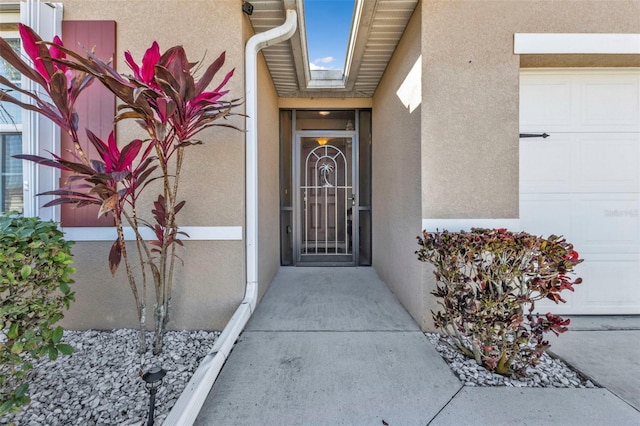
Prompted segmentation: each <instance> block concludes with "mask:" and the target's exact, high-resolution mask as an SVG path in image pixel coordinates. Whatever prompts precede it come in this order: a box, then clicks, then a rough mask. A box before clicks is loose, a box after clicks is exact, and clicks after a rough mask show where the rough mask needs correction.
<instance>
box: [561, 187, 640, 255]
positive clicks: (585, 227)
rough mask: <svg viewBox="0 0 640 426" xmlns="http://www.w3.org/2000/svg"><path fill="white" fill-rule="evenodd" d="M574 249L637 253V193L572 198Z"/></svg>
mask: <svg viewBox="0 0 640 426" xmlns="http://www.w3.org/2000/svg"><path fill="white" fill-rule="evenodd" d="M574 198H575V199H576V200H575V202H574V203H573V206H575V211H573V212H572V217H574V218H575V223H574V226H573V228H572V231H573V234H574V235H573V236H574V240H573V243H574V245H576V247H578V246H579V247H580V250H579V252H580V253H582V254H586V253H618V254H622V253H640V221H639V220H638V217H637V213H638V206H639V205H640V204H639V203H640V197H639V196H638V194H598V195H588V196H574Z"/></svg>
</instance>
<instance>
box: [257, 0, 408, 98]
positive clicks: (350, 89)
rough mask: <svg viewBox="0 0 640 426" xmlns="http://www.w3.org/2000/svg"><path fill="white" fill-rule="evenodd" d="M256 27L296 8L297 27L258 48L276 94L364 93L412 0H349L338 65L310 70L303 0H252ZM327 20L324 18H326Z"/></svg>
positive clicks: (374, 83)
mask: <svg viewBox="0 0 640 426" xmlns="http://www.w3.org/2000/svg"><path fill="white" fill-rule="evenodd" d="M250 3H251V4H252V5H253V13H252V15H250V20H251V24H252V25H253V29H254V31H255V32H256V33H261V32H264V31H267V30H269V29H271V28H274V27H277V26H278V25H281V24H282V22H283V21H284V19H285V10H286V9H291V8H295V9H297V11H298V31H296V33H295V34H294V36H293V37H292V38H291V39H290V40H288V41H287V42H285V43H280V44H278V45H275V46H269V47H267V48H265V49H264V50H263V51H262V52H263V55H264V58H265V60H266V63H267V67H268V68H269V72H270V74H271V78H272V80H273V83H274V85H275V87H276V90H277V92H278V96H280V97H281V98H370V97H372V96H373V93H374V92H375V90H376V88H377V87H378V83H379V82H380V78H381V77H382V74H383V73H384V71H385V69H386V68H387V64H388V63H389V60H390V59H391V55H393V52H394V51H395V49H396V46H397V45H398V42H399V41H400V38H401V37H402V34H403V33H404V30H405V28H406V26H407V23H408V22H409V18H411V14H412V13H413V11H414V10H415V8H416V5H417V4H418V0H355V7H354V14H353V22H352V24H351V32H350V37H349V44H348V47H347V55H346V60H345V64H344V68H343V70H342V71H337V70H314V71H312V70H310V67H309V57H308V53H307V41H306V28H305V15H304V3H303V0H252V1H251V2H250ZM328 24H330V23H328Z"/></svg>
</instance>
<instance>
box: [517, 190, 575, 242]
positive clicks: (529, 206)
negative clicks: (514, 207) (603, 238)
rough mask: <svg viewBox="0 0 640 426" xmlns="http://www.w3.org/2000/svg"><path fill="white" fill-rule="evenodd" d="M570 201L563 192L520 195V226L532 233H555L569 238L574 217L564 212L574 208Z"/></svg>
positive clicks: (546, 234)
mask: <svg viewBox="0 0 640 426" xmlns="http://www.w3.org/2000/svg"><path fill="white" fill-rule="evenodd" d="M572 203H573V200H571V199H569V198H567V196H566V195H565V194H551V195H546V194H543V195H538V194H532V195H526V194H525V195H521V197H520V226H521V228H522V230H523V231H525V232H528V233H530V234H533V235H542V236H544V237H548V236H549V235H551V234H555V235H564V236H565V237H566V238H569V234H571V228H572V222H573V221H574V218H573V217H572V214H565V213H566V212H571V211H573V210H574V209H573V208H572V206H571V204H572Z"/></svg>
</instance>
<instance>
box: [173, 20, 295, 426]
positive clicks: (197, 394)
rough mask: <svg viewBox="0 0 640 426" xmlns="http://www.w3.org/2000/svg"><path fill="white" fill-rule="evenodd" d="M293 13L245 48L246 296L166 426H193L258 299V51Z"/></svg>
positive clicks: (280, 37)
mask: <svg viewBox="0 0 640 426" xmlns="http://www.w3.org/2000/svg"><path fill="white" fill-rule="evenodd" d="M296 28H297V13H296V11H295V10H294V9H288V10H287V12H286V20H285V21H284V23H283V24H282V25H280V26H279V27H275V28H272V29H270V30H269V31H265V32H263V33H259V34H255V35H254V36H253V37H251V38H250V39H249V41H247V44H246V46H245V92H246V98H245V108H246V114H247V118H246V122H245V123H246V124H245V127H246V133H245V143H246V145H245V150H246V159H245V173H246V183H245V185H246V188H245V194H246V201H245V204H246V206H245V207H246V213H245V215H246V233H245V239H246V276H247V283H246V287H245V296H244V299H243V300H242V303H241V304H240V306H238V309H236V311H235V312H234V314H233V316H232V317H231V319H230V320H229V322H228V323H227V325H226V327H225V328H224V330H222V333H221V334H220V336H219V337H218V339H217V340H216V342H215V344H214V345H213V347H212V348H211V351H210V352H209V353H208V354H207V355H206V356H205V357H204V358H203V359H202V361H201V362H200V365H199V366H198V369H197V370H196V371H195V372H194V373H193V376H192V377H191V380H189V383H187V386H186V387H185V389H184V391H183V392H182V394H181V395H180V398H178V400H177V401H176V403H175V405H174V406H173V408H172V409H171V412H170V413H169V415H168V416H167V418H166V419H165V421H164V423H163V425H165V426H174V425H175V426H186V425H193V423H194V422H195V420H196V418H197V417H198V414H199V413H200V409H201V408H202V405H203V404H204V401H205V400H206V398H207V395H208V394H209V391H210V390H211V387H212V386H213V384H214V382H215V381H216V379H217V378H218V374H220V370H222V366H223V365H224V363H225V362H226V361H227V358H228V357H229V354H230V353H231V349H233V346H234V344H235V342H236V340H237V339H238V337H239V336H240V333H242V330H244V327H245V325H246V324H247V322H248V321H249V318H250V317H251V315H252V314H253V311H254V310H255V307H256V304H257V302H258V133H257V118H258V92H257V88H258V77H257V74H258V72H257V71H258V65H257V64H258V52H259V51H260V50H262V49H263V48H265V47H267V46H271V45H274V44H278V43H280V42H282V41H285V40H288V39H289V38H291V36H293V34H294V33H295V32H296Z"/></svg>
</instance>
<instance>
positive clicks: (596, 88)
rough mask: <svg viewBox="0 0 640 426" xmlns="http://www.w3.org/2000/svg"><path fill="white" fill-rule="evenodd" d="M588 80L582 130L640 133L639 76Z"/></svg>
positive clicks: (582, 114) (581, 105)
mask: <svg viewBox="0 0 640 426" xmlns="http://www.w3.org/2000/svg"><path fill="white" fill-rule="evenodd" d="M584 79H585V82H584V83H583V84H582V96H583V99H584V102H581V104H580V108H581V112H582V113H581V114H580V123H579V126H580V127H581V128H583V129H592V130H593V131H625V130H626V131H638V128H639V125H640V118H639V117H640V112H639V111H638V104H639V103H638V81H637V77H631V78H629V77H627V78H624V77H621V76H620V75H612V76H594V77H592V78H588V77H584ZM621 80H626V81H621ZM576 84H579V82H577V83H576Z"/></svg>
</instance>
